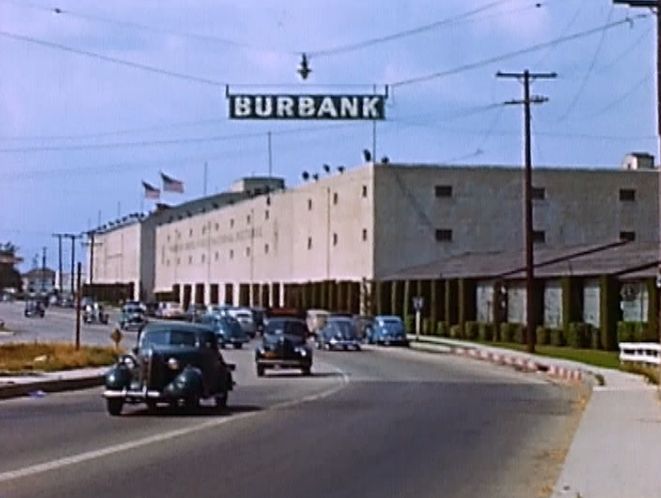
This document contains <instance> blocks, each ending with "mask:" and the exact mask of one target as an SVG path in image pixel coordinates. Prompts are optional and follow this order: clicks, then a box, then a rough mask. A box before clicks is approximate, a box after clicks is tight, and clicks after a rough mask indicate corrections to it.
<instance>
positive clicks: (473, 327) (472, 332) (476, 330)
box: [464, 322, 480, 341]
mask: <svg viewBox="0 0 661 498" xmlns="http://www.w3.org/2000/svg"><path fill="white" fill-rule="evenodd" d="M464 335H465V336H466V339H468V340H471V341H474V340H476V339H477V338H478V337H479V336H480V324H479V323H477V322H466V324H465V325H464Z"/></svg>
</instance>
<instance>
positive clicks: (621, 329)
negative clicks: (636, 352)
mask: <svg viewBox="0 0 661 498" xmlns="http://www.w3.org/2000/svg"><path fill="white" fill-rule="evenodd" d="M650 335H652V334H648V331H647V324H646V323H643V322H617V342H646V341H655V342H656V339H655V338H654V337H653V335H652V337H650Z"/></svg>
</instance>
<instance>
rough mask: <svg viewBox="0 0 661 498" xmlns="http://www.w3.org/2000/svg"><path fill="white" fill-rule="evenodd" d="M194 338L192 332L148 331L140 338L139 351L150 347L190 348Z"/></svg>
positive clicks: (194, 340) (173, 330) (171, 330)
mask: <svg viewBox="0 0 661 498" xmlns="http://www.w3.org/2000/svg"><path fill="white" fill-rule="evenodd" d="M196 339H197V338H196V336H195V334H194V333H192V332H187V331H181V330H176V329H170V330H150V331H146V332H144V333H143V334H142V337H141V338H140V349H147V348H150V347H152V346H180V347H191V346H195V344H196Z"/></svg>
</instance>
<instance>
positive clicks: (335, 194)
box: [333, 192, 338, 204]
mask: <svg viewBox="0 0 661 498" xmlns="http://www.w3.org/2000/svg"><path fill="white" fill-rule="evenodd" d="M337 199H338V195H337V192H333V204H337Z"/></svg>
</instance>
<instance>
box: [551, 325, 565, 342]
mask: <svg viewBox="0 0 661 498" xmlns="http://www.w3.org/2000/svg"><path fill="white" fill-rule="evenodd" d="M550 339H551V344H552V345H553V346H566V345H567V339H566V337H565V331H564V330H562V329H551V337H550Z"/></svg>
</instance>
